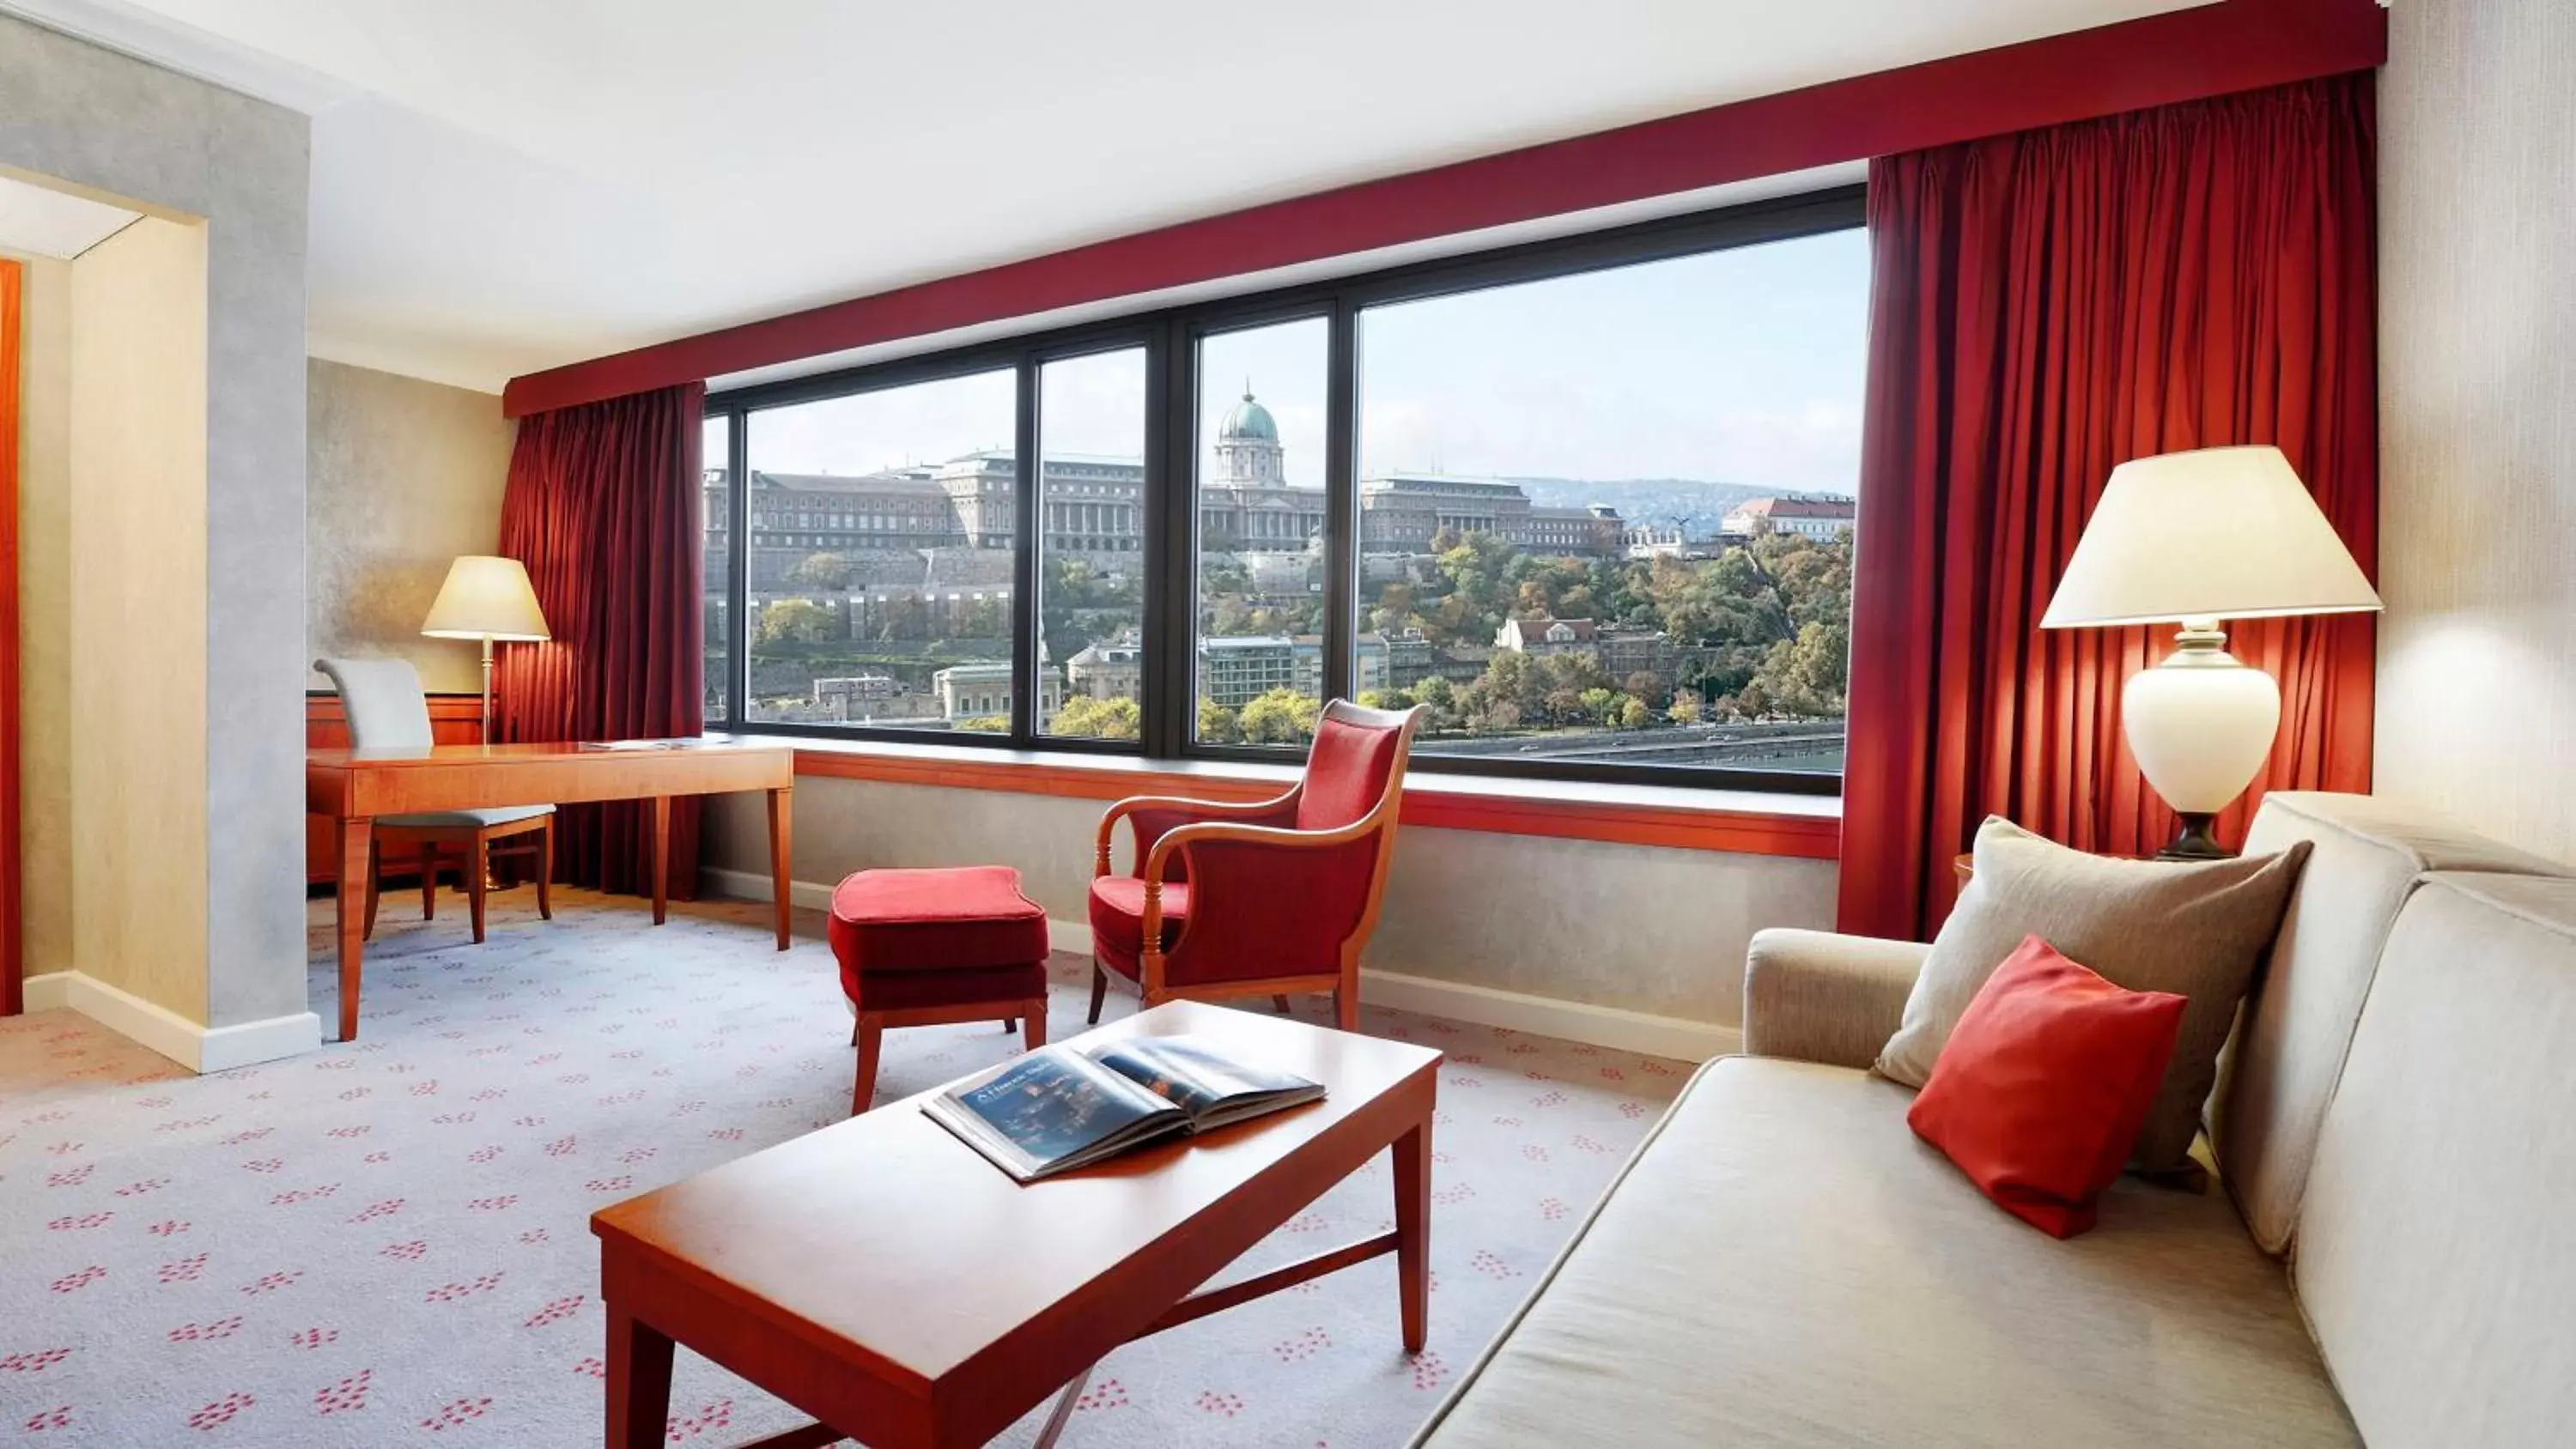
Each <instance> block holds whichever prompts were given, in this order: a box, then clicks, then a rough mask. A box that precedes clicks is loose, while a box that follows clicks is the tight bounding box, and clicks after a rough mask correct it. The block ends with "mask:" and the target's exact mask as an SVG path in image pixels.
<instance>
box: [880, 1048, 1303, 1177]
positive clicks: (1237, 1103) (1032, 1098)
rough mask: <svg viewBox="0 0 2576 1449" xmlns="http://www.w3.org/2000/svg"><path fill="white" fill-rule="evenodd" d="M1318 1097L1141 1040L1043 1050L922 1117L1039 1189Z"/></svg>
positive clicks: (1224, 1060)
mask: <svg viewBox="0 0 2576 1449" xmlns="http://www.w3.org/2000/svg"><path fill="white" fill-rule="evenodd" d="M1322 1095H1324V1088H1323V1086H1322V1084H1321V1083H1318V1082H1310V1081H1308V1080H1306V1079H1305V1078H1304V1077H1301V1076H1297V1075H1296V1074H1294V1073H1291V1072H1279V1071H1271V1070H1268V1069H1266V1068H1262V1067H1256V1066H1252V1065H1248V1064H1246V1063H1243V1062H1239V1061H1236V1060H1234V1059H1233V1058H1231V1057H1228V1056H1227V1055H1225V1054H1224V1053H1222V1052H1220V1051H1218V1050H1216V1049H1215V1048H1214V1047H1211V1046H1209V1045H1208V1044H1207V1043H1206V1042H1204V1041H1203V1040H1201V1039H1199V1038H1196V1037H1188V1036H1139V1037H1127V1038H1124V1039H1121V1040H1118V1041H1113V1042H1106V1043H1103V1044H1102V1045H1099V1046H1096V1047H1092V1048H1091V1049H1089V1050H1088V1051H1076V1050H1074V1049H1073V1048H1072V1047H1070V1046H1051V1047H1041V1048H1040V1049H1038V1050H1037V1051H1034V1052H1031V1053H1029V1054H1028V1055H1027V1056H1024V1057H1021V1058H1019V1059H1018V1060H1017V1061H1014V1062H1011V1063H1009V1064H1008V1065H1006V1066H1004V1067H1002V1068H1001V1070H999V1071H997V1072H994V1073H992V1074H991V1075H989V1076H985V1077H981V1078H978V1079H976V1080H974V1081H971V1082H966V1083H963V1084H961V1085H959V1086H955V1087H951V1088H949V1089H948V1090H947V1091H945V1092H942V1093H940V1094H939V1095H938V1096H936V1097H933V1098H931V1099H930V1100H929V1102H927V1103H925V1104H924V1105H923V1107H922V1110H923V1111H925V1112H927V1113H929V1114H930V1117H931V1120H932V1121H935V1122H937V1123H938V1124H939V1125H941V1126H942V1127H945V1128H947V1129H948V1130H949V1131H951V1132H954V1133H956V1134H957V1135H958V1136H959V1137H961V1138H963V1139H965V1142H966V1145H968V1146H969V1147H972V1148H974V1149H975V1150H976V1151H978V1152H981V1153H983V1154H984V1155H985V1156H986V1157H989V1158H991V1159H993V1162H994V1164H995V1165H996V1166H998V1167H1000V1168H1001V1169H1002V1170H1003V1171H1004V1172H1007V1173H1009V1174H1010V1175H1011V1176H1013V1177H1015V1178H1018V1179H1019V1180H1020V1181H1022V1182H1035V1181H1037V1180H1038V1179H1039V1178H1042V1177H1050V1176H1053V1175H1054V1174H1056V1173H1059V1172H1064V1171H1068V1170H1070V1169H1072V1168H1076V1167H1083V1166H1086V1165H1088V1164H1090V1163H1094V1162H1098V1161H1100V1160H1101V1159H1102V1158H1104V1157H1109V1156H1112V1155H1114V1154H1117V1153H1120V1152H1124V1151H1126V1150H1127V1149H1128V1148H1130V1147H1134V1146H1136V1145H1137V1144H1139V1143H1143V1142H1149V1141H1152V1140H1153V1139H1155V1138H1157V1137H1162V1136H1166V1135H1168V1134H1170V1133H1174V1132H1205V1131H1208V1130H1209V1129H1211V1128H1216V1127H1223V1126H1225V1125H1227V1124H1228V1123H1232V1122H1240V1121H1242V1120H1243V1119H1245V1118H1247V1117H1258V1116H1260V1115H1262V1114H1263V1113H1265V1112H1276V1111H1279V1110H1280V1109H1282V1108H1285V1107H1294V1106H1297V1105H1299V1104H1300V1103H1304V1102H1311V1101H1314V1100H1315V1099H1316V1098H1318V1097H1321V1096H1322Z"/></svg>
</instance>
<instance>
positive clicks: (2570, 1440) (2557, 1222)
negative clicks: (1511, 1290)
mask: <svg viewBox="0 0 2576 1449" xmlns="http://www.w3.org/2000/svg"><path fill="white" fill-rule="evenodd" d="M2252 837H2253V838H2252V839H2251V840H2249V841H2248V848H2249V849H2252V850H2258V851H2259V850H2270V849H2278V848H2280V847H2281V846H2282V845H2284V844H2286V843H2288V842H2289V841H2291V840H2295V839H2304V840H2309V841H2313V842H2314V843H2315V844H2314V853H2313V854H2312V856H2311V858H2310V861H2309V864H2308V866H2307V868H2306V871H2305V873H2304V875H2303V877H2302V879H2301V882H2300V885H2299V887H2298V890H2297V892H2296V894H2295V896H2294V897H2293V899H2292V902H2291V905H2290V908H2289V912H2288V916H2287V919H2286V920H2285V922H2284V924H2283V926H2282V929H2281V934H2280V937H2279V939H2278V940H2277V941H2276V942H2275V943H2274V946H2273V951H2272V955H2271V960H2270V962H2269V965H2268V967H2267V970H2266V973H2265V975H2264V977H2263V979H2262V980H2261V981H2260V982H2259V983H2258V987H2257V994H2256V995H2255V996H2254V997H2252V998H2250V999H2249V1004H2248V1008H2247V1010H2246V1012H2245V1014H2244V1015H2243V1017H2242V1018H2241V1019H2240V1023H2239V1028H2238V1031H2237V1035H2236V1039H2235V1041H2234V1043H2233V1044H2232V1046H2231V1049H2230V1055H2229V1059H2228V1062H2227V1066H2226V1070H2225V1071H2224V1073H2223V1074H2222V1077H2221V1081H2220V1085H2219V1088H2218V1091H2217V1093H2216V1094H2215V1095H2214V1096H2213V1097H2212V1099H2211V1106H2210V1115H2209V1118H2208V1121H2209V1123H2210V1126H2211V1128H2212V1131H2211V1134H2210V1136H2211V1141H2212V1143H2213V1144H2214V1150H2215V1157H2216V1161H2217V1165H2218V1168H2219V1171H2220V1173H2221V1177H2222V1181H2223V1184H2224V1190H2223V1191H2222V1190H2218V1189H2213V1190H2212V1191H2210V1192H2208V1193H2205V1194H2200V1193H2190V1192H2182V1191H2176V1190H2173V1189H2168V1188H2159V1187H2154V1186H2150V1185H2148V1184H2145V1183H2143V1182H2138V1181H2135V1180H2123V1181H2122V1182H2121V1183H2120V1184H2119V1185H2118V1186H2116V1187H2115V1188H2113V1189H2112V1191H2111V1193H2110V1195H2109V1197H2108V1199H2107V1200H2106V1202H2105V1203H2104V1205H2103V1208H2102V1219H2101V1224H2100V1226H2098V1227H2096V1228H2095V1229H2094V1230H2093V1231H2092V1232H2090V1233H2088V1234H2086V1235H2084V1236H2082V1237H2080V1238H2077V1239H2075V1240H2073V1241H2071V1242H2063V1243H2061V1242H2058V1241H2056V1240H2054V1239H2051V1238H2048V1237H2046V1236H2044V1235H2042V1234H2040V1233H2038V1232H2035V1231H2033V1230H2032V1229H2031V1228H2029V1227H2027V1226H2026V1225H2024V1224H2022V1223H2020V1222H2018V1221H2016V1220H2014V1219H2012V1218H2010V1217H2007V1216H2005V1215H2004V1214H2003V1213H2002V1212H2000V1211H1998V1210H1997V1209H1995V1208H1994V1207H1993V1206H1992V1205H1991V1204H1989V1203H1988V1202H1986V1200H1985V1199H1984V1198H1982V1197H1981V1196H1979V1195H1978V1194H1977V1192H1976V1190H1975V1189H1974V1188H1972V1187H1971V1186H1970V1185H1969V1184H1968V1182H1967V1181H1966V1180H1965V1179H1964V1178H1963V1177H1961V1176H1960V1175H1959V1173H1958V1172H1957V1171H1956V1170H1955V1169H1953V1168H1952V1167H1951V1166H1950V1164H1949V1163H1948V1162H1947V1161H1946V1160H1944V1159H1943V1158H1942V1157H1941V1156H1940V1154H1938V1153H1937V1152H1935V1151H1933V1150H1932V1149H1931V1148H1929V1147H1927V1146H1925V1145H1924V1144H1923V1143H1921V1142H1920V1141H1918V1140H1917V1139H1916V1138H1915V1137H1914V1135H1913V1134H1912V1133H1911V1132H1910V1131H1908V1130H1907V1128H1906V1125H1905V1107H1906V1104H1907V1102H1908V1100H1909V1098H1910V1094H1909V1092H1908V1091H1907V1089H1905V1088H1903V1087H1900V1086H1897V1085H1895V1084H1893V1083H1890V1082H1887V1081H1883V1080H1880V1079H1878V1078H1875V1077H1871V1076H1869V1075H1867V1074H1866V1073H1864V1072H1863V1071H1862V1070H1861V1068H1862V1067H1863V1066H1865V1065H1866V1064H1867V1063H1868V1062H1869V1061H1870V1060H1871V1059H1872V1057H1873V1056H1874V1055H1875V1054H1876V1052H1877V1050H1878V1048H1879V1045H1880V1044H1881V1043H1882V1042H1884V1041H1885V1040H1886V1039H1887V1037H1888V1036H1889V1034H1890V1033H1892V1032H1893V1031H1894V1030H1895V1027H1896V1024H1897V1018H1898V1015H1899V1011H1900V1009H1901V1008H1902V1006H1903V1004H1904V1001H1905V997H1906V992H1907V990H1908V988H1909V986H1910V984H1911V982H1912V980H1913V975H1914V972H1915V969H1916V967H1917V965H1918V964H1919V962H1920V960H1921V958H1922V948H1921V947H1919V946H1911V945H1903V944H1898V943H1893V942H1882V941H1866V940H1861V939H1857V938H1852V937H1840V936H1830V935H1824V934H1821V933H1816V932H1802V931H1774V932H1766V933H1764V934H1763V935H1762V936H1761V937H1759V938H1757V939H1756V940H1755V942H1754V945H1753V952H1752V959H1751V961H1750V962H1749V964H1748V967H1747V975H1746V981H1745V1054H1744V1055H1742V1056H1736V1057H1724V1058H1720V1059H1718V1060H1717V1061H1714V1062H1711V1063H1709V1064H1708V1065H1707V1066H1706V1067H1705V1068H1703V1069H1702V1070H1701V1071H1700V1073H1699V1074H1698V1076H1697V1077H1696V1078H1694V1079H1693V1081H1692V1082H1691V1084H1690V1086H1689V1087H1688V1088H1687V1089H1686V1090H1685V1091H1684V1092H1683V1094H1682V1096H1681V1098H1680V1099H1679V1100H1678V1101H1676V1102H1675V1103H1674V1104H1673V1107H1672V1110H1671V1111H1670V1112H1669V1113H1667V1114H1666V1116H1665V1117H1664V1119H1663V1121H1662V1122H1661V1123H1660V1124H1658V1125H1657V1127H1656V1128H1655V1130H1654V1132H1653V1133H1652V1134H1651V1135H1650V1136H1649V1137H1648V1139H1647V1141H1646V1143H1645V1145H1644V1146H1643V1147H1641V1148H1640V1149H1639V1150H1638V1153H1637V1156H1636V1157H1635V1158H1634V1159H1633V1160H1632V1161H1630V1163H1629V1164H1628V1166H1627V1167H1626V1169H1625V1170H1624V1171H1623V1172H1622V1173H1621V1175H1620V1178H1619V1180H1618V1182H1617V1183H1616V1184H1615V1185H1614V1186H1613V1187H1612V1189H1611V1190H1610V1192H1609V1193H1608V1195H1607V1196H1605V1197H1604V1199H1603V1200H1602V1202H1601V1203H1600V1204H1599V1205H1598V1206H1597V1207H1596V1208H1595V1209H1594V1211H1593V1213H1592V1216H1591V1218H1590V1219H1589V1220H1588V1221H1587V1222H1586V1223H1585V1224H1584V1226H1583V1228H1582V1229H1581V1231H1580V1232H1578V1233H1577V1234H1576V1236H1575V1239H1574V1241H1573V1242H1572V1244H1571V1245H1569V1247H1568V1248H1567V1249H1566V1251H1565V1253H1564V1255H1563V1256H1562V1257H1561V1258H1559V1260H1558V1261H1557V1263H1556V1265H1555V1266H1554V1267H1553V1268H1552V1269H1551V1270H1550V1271H1549V1272H1548V1274H1547V1275H1546V1277H1545V1278H1544V1279H1543V1280H1542V1281H1541V1283H1540V1286H1539V1287H1538V1289H1537V1290H1536V1291H1535V1292H1534V1293H1533V1295H1532V1296H1531V1298H1530V1300H1529V1301H1528V1302H1527V1303H1526V1304H1525V1305H1524V1306H1523V1307H1522V1309H1521V1311H1520V1312H1519V1314H1518V1315H1517V1316H1516V1317H1515V1318H1514V1320H1513V1321H1512V1322H1511V1323H1510V1324H1509V1325H1508V1326H1507V1327H1506V1328H1505V1330H1504V1332H1503V1334H1502V1336H1501V1337H1500V1338H1499V1339H1498V1340H1497V1341H1496V1342H1495V1343H1494V1344H1493V1345H1492V1346H1491V1347H1490V1348H1488V1349H1487V1351H1486V1352H1485V1354H1484V1355H1483V1357H1482V1358H1481V1359H1480V1360H1479V1361H1478V1363H1477V1364H1476V1365H1475V1367H1474V1368H1473V1370H1472V1371H1471V1372H1469V1373H1468V1374H1467V1375H1466V1376H1465V1378H1464V1380H1463V1381H1462V1382H1461V1383H1460V1384H1459V1385H1458V1386H1457V1388H1456V1389H1455V1390H1454V1391H1453V1392H1452V1393H1451V1395H1450V1396H1449V1398H1448V1399H1447V1400H1446V1401H1445V1402H1444V1403H1443V1405H1442V1406H1441V1408H1440V1410H1439V1411H1438V1413H1437V1414H1436V1415H1435V1416H1434V1418H1433V1420H1432V1422H1431V1423H1430V1424H1429V1425H1428V1426H1426V1427H1425V1428H1424V1430H1423V1431H1422V1433H1421V1434H1420V1435H1418V1436H1417V1438H1416V1440H1415V1442H1416V1444H1417V1445H1423V1446H1436V1449H1504V1446H1510V1449H1527V1446H1556V1445H1580V1444H1620V1445H1692V1446H1702V1445H1708V1446H1736V1445H1814V1444H1857V1445H1887V1446H1899V1445H1904V1446H1913V1445H1988V1444H1993V1445H2048V1446H2093V1445H2157V1446H2182V1449H2209V1446H2217V1445H2346V1444H2354V1443H2360V1442H2365V1441H2366V1442H2367V1443H2369V1444H2371V1445H2374V1446H2378V1449H2414V1446H2428V1449H2429V1446H2444V1449H2456V1446H2472V1445H2515V1446H2519V1445H2532V1446H2540V1445H2576V879H2567V878H2564V876H2565V874H2566V872H2565V868H2564V867H2560V866H2557V865H2554V864H2552V863H2550V862H2547V861H2543V860H2539V859H2536V858H2534V857H2531V856H2527V855H2523V854H2520V853H2518V852H2515V851H2512V850H2508V849H2506V848H2504V847H2502V846H2499V845H2495V844H2493V843H2491V842H2488V841H2484V840H2481V839H2479V838H2477V837H2475V836H2472V835H2467V834H2464V833H2462V832H2459V831H2457V830H2453V829H2449V828H2447V827H2445V826H2443V825H2441V824H2440V823H2438V822H2434V821H2431V820H2428V819H2425V818H2423V817H2421V816H2416V815H2411V814H2408V813H2406V812H2402V811H2398V810H2395V809H2392V808H2390V807H2388V806H2385V805H2383V804H2381V803H2379V802H2377V801H2374V800H2370V799H2367V798H2362V797H2356V796H2338V795H2318V794H2298V795H2275V796H2272V797H2271V798H2270V800H2269V801H2267V802H2266V804H2265V805H2264V807H2263V809H2262V811H2261V812H2260V814H2259V816H2258V818H2257V819H2256V821H2255V824H2254V827H2253V831H2252Z"/></svg>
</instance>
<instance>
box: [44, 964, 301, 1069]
mask: <svg viewBox="0 0 2576 1449" xmlns="http://www.w3.org/2000/svg"><path fill="white" fill-rule="evenodd" d="M26 1002H27V1009H28V1010H29V1011H50V1010H54V1009H56V1008H67V1009H69V1010H72V1011H77V1012H79V1013H80V1014H81V1015H83V1016H86V1017H88V1018H89V1019H90V1020H92V1021H94V1022H97V1023H98V1024H99V1025H101V1026H103V1027H106V1028H107V1029H108V1030H110V1031H112V1032H115V1033H116V1034H118V1035H119V1036H123V1037H126V1038H128V1039H130V1040H132V1041H135V1042H137V1043H140V1044H141V1045H143V1046H147V1047H150V1048H151V1049H152V1050H154V1051H156V1052H159V1053H160V1054H161V1055H163V1056H165V1057H168V1058H169V1059H170V1060H172V1061H174V1062H177V1063H178V1064H179V1065H181V1066H183V1067H186V1068H187V1069H188V1070H190V1071H192V1072H199V1073H204V1072H228V1071H231V1070H232V1069H233V1068H235V1067H247V1066H250V1065H252V1064H253V1063H256V1062H268V1061H275V1060H277V1059H278V1058H279V1057H291V1056H295V1055H297V1054H298V1053H302V1052H309V1051H311V1050H313V1049H314V1048H315V1047H318V1046H320V1045H321V1044H322V1018H320V1017H318V1016H316V1015H314V1014H313V1013H312V1012H309V1011H299V1012H295V1013H293V1014H292V1015H288V1016H272V1017H269V1018H267V1019H265V1020H262V1021H245V1022H241V1023H238V1024H236V1025H233V1026H217V1027H204V1026H199V1025H198V1024H197V1023H195V1022H193V1021H190V1020H188V1019H187V1018H186V1017H184V1016H181V1015H179V1014H178V1013H177V1012H175V1011H172V1010H170V1009H169V1008H168V1007H165V1006H159V1005H156V1004H154V1003H152V1002H149V1001H146V1000H144V999H143V998H142V997H140V996H136V995H134V994H133V993H132V992H129V991H124V990H121V989H119V988H117V987H114V986H110V985H108V984H107V983H106V982H104V981H101V980H98V979H97V978H96V977H93V976H90V975H88V974H86V973H84V972H79V971H49V972H47V973H45V974H44V975H42V976H30V977H28V978H27V981H26Z"/></svg>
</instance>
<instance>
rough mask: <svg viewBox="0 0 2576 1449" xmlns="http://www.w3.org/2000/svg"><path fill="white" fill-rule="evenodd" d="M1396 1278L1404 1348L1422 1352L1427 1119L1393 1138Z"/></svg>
mask: <svg viewBox="0 0 2576 1449" xmlns="http://www.w3.org/2000/svg"><path fill="white" fill-rule="evenodd" d="M1395 1284H1396V1293H1397V1296H1398V1298H1399V1299H1400V1300H1401V1302H1402V1305H1403V1309H1404V1351H1405V1352H1406V1353H1420V1352H1422V1345H1423V1344H1424V1342H1426V1341H1427V1340H1428V1339H1429V1337H1430V1333H1431V1322H1430V1320H1431V1124H1430V1123H1428V1122H1425V1123H1423V1124H1422V1125H1421V1126H1419V1127H1416V1128H1414V1129H1413V1130H1412V1131H1410V1132H1407V1133H1405V1134H1404V1135H1403V1136H1401V1137H1399V1138H1397V1139H1395Z"/></svg>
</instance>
